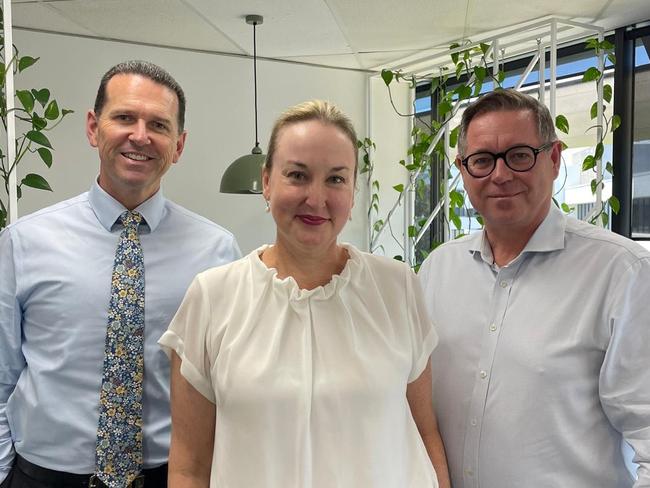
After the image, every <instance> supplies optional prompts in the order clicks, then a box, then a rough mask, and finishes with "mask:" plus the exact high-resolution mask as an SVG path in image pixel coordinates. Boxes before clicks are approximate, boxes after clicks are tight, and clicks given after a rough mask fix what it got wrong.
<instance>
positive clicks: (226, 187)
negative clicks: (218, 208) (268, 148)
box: [219, 146, 266, 194]
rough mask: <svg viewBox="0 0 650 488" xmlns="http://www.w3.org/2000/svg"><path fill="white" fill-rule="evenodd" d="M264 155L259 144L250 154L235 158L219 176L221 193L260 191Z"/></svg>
mask: <svg viewBox="0 0 650 488" xmlns="http://www.w3.org/2000/svg"><path fill="white" fill-rule="evenodd" d="M265 158H266V156H264V154H262V150H261V149H260V148H259V146H255V147H254V148H253V152H252V154H246V155H245V156H242V157H240V158H237V159H235V161H233V162H232V163H231V164H230V166H228V168H227V169H226V171H225V172H224V174H223V176H222V177H221V186H220V188H219V191H220V192H221V193H244V194H250V193H252V194H258V193H262V165H263V164H264V160H265Z"/></svg>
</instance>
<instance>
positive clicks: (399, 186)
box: [393, 183, 404, 193]
mask: <svg viewBox="0 0 650 488" xmlns="http://www.w3.org/2000/svg"><path fill="white" fill-rule="evenodd" d="M393 190H395V191H398V192H400V193H402V192H403V191H404V185H402V184H401V183H400V184H399V185H395V186H394V187H393Z"/></svg>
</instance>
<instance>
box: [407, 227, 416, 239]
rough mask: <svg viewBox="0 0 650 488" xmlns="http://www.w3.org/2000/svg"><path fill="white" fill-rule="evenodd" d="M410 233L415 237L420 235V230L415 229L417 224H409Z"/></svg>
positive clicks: (410, 235)
mask: <svg viewBox="0 0 650 488" xmlns="http://www.w3.org/2000/svg"><path fill="white" fill-rule="evenodd" d="M408 234H409V237H415V236H417V235H418V232H417V230H416V229H415V226H414V225H409V226H408Z"/></svg>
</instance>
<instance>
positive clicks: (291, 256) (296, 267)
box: [262, 241, 348, 290]
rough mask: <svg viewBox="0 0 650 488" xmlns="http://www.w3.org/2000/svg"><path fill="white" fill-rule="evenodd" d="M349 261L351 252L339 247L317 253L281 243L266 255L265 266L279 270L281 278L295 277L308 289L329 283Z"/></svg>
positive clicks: (268, 250)
mask: <svg viewBox="0 0 650 488" xmlns="http://www.w3.org/2000/svg"><path fill="white" fill-rule="evenodd" d="M347 259H348V253H347V251H346V250H345V248H343V247H341V246H339V245H337V244H334V245H333V246H332V247H331V248H329V249H328V250H327V251H325V252H323V253H314V252H306V251H302V250H296V249H290V248H288V247H286V246H284V245H283V244H282V243H281V242H279V241H278V242H276V243H275V245H274V246H273V247H270V248H269V249H267V250H266V251H264V254H263V255H262V261H263V262H264V264H266V265H267V266H268V267H271V268H275V269H277V270H278V278H281V279H283V278H287V277H289V276H291V277H292V278H293V279H294V280H296V283H298V286H299V287H300V288H302V289H305V290H311V289H313V288H317V287H319V286H324V285H326V284H327V283H329V282H330V281H331V280H332V276H334V275H335V274H340V273H341V271H343V268H344V267H345V263H346V261H347Z"/></svg>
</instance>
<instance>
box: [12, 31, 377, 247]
mask: <svg viewBox="0 0 650 488" xmlns="http://www.w3.org/2000/svg"><path fill="white" fill-rule="evenodd" d="M14 43H15V44H16V46H18V48H19V49H20V52H21V54H23V55H25V54H28V55H32V56H40V58H41V59H40V61H39V62H38V63H37V64H36V65H35V66H33V67H32V68H30V69H29V70H28V71H26V72H25V73H23V74H21V75H19V76H18V77H17V78H16V87H17V89H21V88H23V89H24V88H34V87H37V88H41V87H44V86H47V87H48V88H50V89H51V91H52V93H53V94H54V95H55V97H56V98H57V100H58V102H59V106H61V107H65V108H71V109H73V110H75V113H74V114H72V115H70V116H68V117H69V118H66V120H65V121H64V122H63V123H62V124H61V125H60V126H59V127H57V128H56V129H55V130H54V131H53V132H52V133H51V135H50V139H51V141H52V143H53V146H54V148H55V152H54V164H53V165H52V168H51V169H49V170H48V169H47V168H46V167H45V166H44V165H43V164H42V163H40V162H39V161H38V160H36V159H34V161H32V162H29V163H27V162H26V163H25V164H24V165H23V166H22V167H21V168H19V174H18V178H19V179H20V178H22V176H23V175H24V174H26V173H29V172H34V171H36V172H39V173H41V174H42V175H43V176H45V177H46V178H47V180H48V181H49V182H50V184H51V185H52V188H53V189H54V192H53V193H50V192H43V191H38V190H33V189H29V188H25V191H24V194H23V198H22V199H21V200H20V202H19V205H18V210H19V215H21V216H22V215H25V214H27V213H30V212H32V211H34V210H37V209H39V208H42V207H44V206H46V205H50V204H52V203H54V202H57V201H60V200H63V199H66V198H69V197H71V196H74V195H77V194H79V193H81V192H83V191H85V190H87V189H88V188H89V187H90V185H91V182H92V180H93V178H94V177H95V176H96V175H97V172H98V159H97V152H96V150H95V149H93V148H91V147H90V146H89V145H88V142H87V140H86V137H85V132H84V120H85V113H86V111H87V110H88V109H89V108H90V107H91V106H92V104H93V101H94V98H95V94H96V90H97V85H98V84H99V79H100V78H101V76H102V75H103V73H104V72H105V71H106V70H107V69H108V68H109V67H111V66H112V65H114V64H116V63H118V62H120V61H124V60H127V59H145V60H149V61H152V62H154V63H156V64H159V65H161V66H162V67H164V68H165V69H167V70H168V71H169V72H170V73H171V74H172V76H174V77H175V78H176V79H177V81H178V82H179V83H180V84H181V86H182V87H183V89H184V90H185V93H186V97H187V113H186V128H187V130H188V139H187V144H186V147H185V152H184V153H183V156H182V158H181V160H180V161H179V163H178V164H177V165H176V166H174V167H172V169H171V170H170V172H169V173H168V174H167V176H166V177H165V179H164V181H163V189H164V192H165V195H166V196H167V197H168V198H170V199H172V200H174V201H176V202H177V203H179V204H181V205H183V206H186V207H187V208H189V209H191V210H193V211H195V212H198V213H200V214H202V215H204V216H206V217H208V218H209V219H211V220H214V221H215V222H217V223H219V224H221V225H223V226H224V227H226V228H228V229H229V230H231V231H232V232H233V233H234V234H235V236H236V237H237V239H238V241H239V244H240V247H241V248H242V251H243V252H244V253H246V252H248V251H250V250H252V249H253V248H255V247H257V246H259V245H260V244H262V243H266V242H272V241H273V240H274V238H275V226H274V224H273V222H272V219H271V217H270V216H269V215H267V214H266V213H265V212H264V205H263V200H262V197H261V196H257V195H226V194H220V193H219V192H218V188H219V181H220V179H221V175H222V173H223V171H224V170H225V168H226V167H227V166H228V165H229V164H230V163H231V162H232V161H233V160H234V159H236V158H237V157H239V156H241V155H243V154H245V153H248V152H250V150H251V149H252V147H253V145H254V120H253V79H252V71H253V66H252V60H250V59H245V58H237V57H230V56H218V55H209V54H202V53H194V52H189V51H182V50H173V49H165V48H155V47H148V46H139V45H135V44H128V43H119V42H109V41H99V40H89V39H84V38H77V37H70V36H63V35H53V34H43V33H35V32H29V31H24V30H20V29H16V30H15V32H14ZM38 80H42V81H38ZM366 87H367V84H366V75H365V74H363V73H358V72H351V71H344V70H336V69H327V68H317V67H311V66H302V65H295V64H288V63H278V62H270V61H258V95H259V117H260V118H259V128H260V142H261V145H262V146H263V147H264V148H265V147H266V144H267V140H268V136H269V133H270V130H271V126H272V124H273V121H274V119H275V118H276V117H277V116H278V115H279V114H280V112H282V111H283V110H284V109H286V108H287V107H289V106H290V105H293V104H295V103H298V102H301V101H304V100H307V99H310V98H323V99H327V100H330V101H332V102H334V103H336V104H337V105H338V106H339V107H341V109H342V110H343V111H344V112H345V113H347V114H348V115H349V116H350V117H351V119H352V120H353V122H354V124H355V127H356V128H357V131H358V133H359V136H360V137H363V136H364V135H365V133H366V100H367V98H366ZM48 135H49V134H48ZM366 202H367V197H366V193H365V189H363V188H361V186H360V193H359V194H358V195H357V199H356V205H355V210H354V213H353V220H352V222H350V223H349V224H348V225H347V226H346V228H345V229H344V231H343V234H342V235H341V240H342V241H347V242H352V243H353V244H355V245H357V246H359V247H360V248H364V249H365V248H366V246H367V238H366V235H367V228H366V225H367V223H366V219H365V212H366V205H367V203H366Z"/></svg>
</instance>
